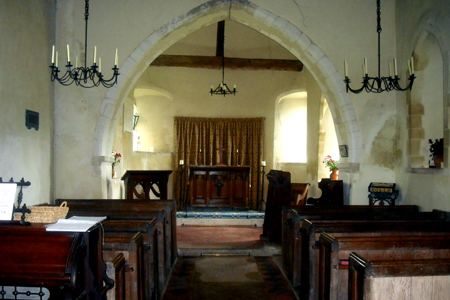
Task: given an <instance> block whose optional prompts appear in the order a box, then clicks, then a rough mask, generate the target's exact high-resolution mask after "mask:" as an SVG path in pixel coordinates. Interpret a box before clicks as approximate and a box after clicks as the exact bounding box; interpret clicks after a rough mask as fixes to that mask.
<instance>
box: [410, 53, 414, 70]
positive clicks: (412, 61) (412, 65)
mask: <svg viewBox="0 0 450 300" xmlns="http://www.w3.org/2000/svg"><path fill="white" fill-rule="evenodd" d="M411 71H412V73H413V74H414V58H413V57H412V56H411Z"/></svg>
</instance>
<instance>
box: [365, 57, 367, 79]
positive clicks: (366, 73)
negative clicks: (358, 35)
mask: <svg viewBox="0 0 450 300" xmlns="http://www.w3.org/2000/svg"><path fill="white" fill-rule="evenodd" d="M364 72H365V74H366V75H367V57H364Z"/></svg>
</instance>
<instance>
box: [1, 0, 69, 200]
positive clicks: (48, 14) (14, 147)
mask: <svg viewBox="0 0 450 300" xmlns="http://www.w3.org/2000/svg"><path fill="white" fill-rule="evenodd" d="M54 13H55V6H54V3H53V2H52V1H45V0H36V1H13V0H10V1H6V0H2V1H0V28H1V30H0V40H1V43H0V44H1V45H0V177H2V178H3V181H9V180H10V179H11V177H12V178H13V179H14V181H20V180H21V178H24V179H25V181H29V182H31V185H30V186H28V187H24V189H23V202H22V204H23V203H26V204H27V205H28V206H30V205H34V204H37V203H49V202H50V201H52V200H53V185H52V182H53V181H52V176H53V167H54V166H53V163H52V158H53V99H54V95H53V93H54V90H53V84H52V83H51V82H50V73H49V70H50V69H49V67H48V66H49V65H50V61H49V56H48V53H50V51H51V45H52V42H53V38H54V32H55V30H54V27H55V19H54ZM27 109H28V110H31V111H35V112H38V113H39V130H38V131H36V130H35V129H31V130H29V129H27V127H26V126H25V111H26V110H27ZM72 163H73V165H72V167H71V168H70V169H73V168H76V167H77V163H76V162H75V161H73V162H72ZM68 172H70V170H68Z"/></svg>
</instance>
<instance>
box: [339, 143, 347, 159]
mask: <svg viewBox="0 0 450 300" xmlns="http://www.w3.org/2000/svg"><path fill="white" fill-rule="evenodd" d="M339 154H340V155H341V157H348V151H347V145H339Z"/></svg>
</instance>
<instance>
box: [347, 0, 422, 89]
mask: <svg viewBox="0 0 450 300" xmlns="http://www.w3.org/2000/svg"><path fill="white" fill-rule="evenodd" d="M377 32H378V77H369V75H368V71H367V58H364V64H363V66H362V67H363V82H362V84H363V85H362V87H361V88H360V89H356V90H354V89H352V88H350V82H351V81H350V79H349V78H348V64H347V61H346V60H345V61H344V71H345V80H344V82H345V84H346V87H347V93H348V91H350V92H352V93H355V94H359V93H361V92H362V91H363V90H366V92H368V93H381V92H390V91H392V90H396V91H406V90H411V89H412V86H413V82H414V79H415V78H416V76H414V61H413V58H412V57H411V60H408V69H409V84H408V85H407V86H406V87H405V88H402V87H400V83H399V80H400V78H399V77H398V73H397V59H396V58H394V60H393V65H394V77H392V64H391V62H389V65H388V68H389V77H381V75H380V73H381V72H380V34H381V9H380V0H377Z"/></svg>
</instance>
